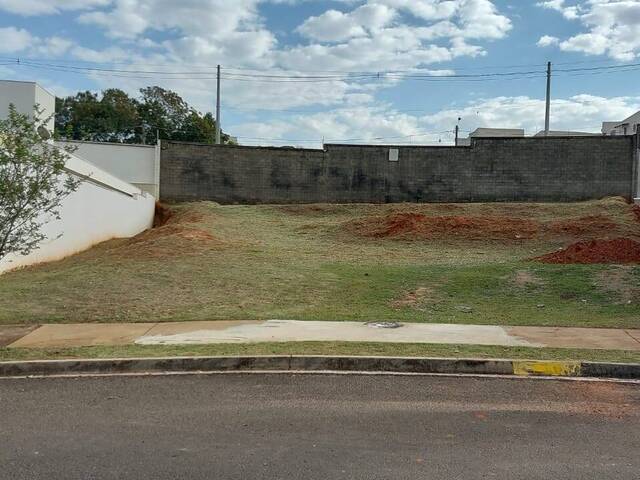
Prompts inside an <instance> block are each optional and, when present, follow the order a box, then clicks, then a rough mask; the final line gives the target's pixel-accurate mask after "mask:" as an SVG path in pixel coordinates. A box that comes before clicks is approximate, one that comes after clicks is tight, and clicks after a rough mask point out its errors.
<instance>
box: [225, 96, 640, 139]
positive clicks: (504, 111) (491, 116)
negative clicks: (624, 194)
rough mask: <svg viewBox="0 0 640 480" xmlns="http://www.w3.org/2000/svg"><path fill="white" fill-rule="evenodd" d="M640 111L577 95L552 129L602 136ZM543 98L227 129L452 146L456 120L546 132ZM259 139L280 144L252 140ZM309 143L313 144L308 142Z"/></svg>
mask: <svg viewBox="0 0 640 480" xmlns="http://www.w3.org/2000/svg"><path fill="white" fill-rule="evenodd" d="M638 109H640V97H614V98H605V97H599V96H593V95H586V94H582V95H575V96H572V97H569V98H566V99H556V100H554V101H553V102H552V105H551V127H552V129H553V130H561V131H587V132H594V133H599V131H600V126H601V122H602V121H604V120H617V119H621V118H625V117H627V116H629V115H630V114H632V113H633V112H635V111H637V110H638ZM544 110H545V102H544V100H538V99H532V98H530V97H526V96H520V97H497V98H491V99H485V100H478V101H475V102H470V103H468V104H466V105H464V106H461V107H457V108H447V109H443V110H441V111H438V112H435V113H432V114H425V115H421V116H420V115H416V114H411V113H403V112H401V111H398V110H395V109H393V108H391V107H389V106H385V107H370V106H361V107H358V108H343V109H336V110H334V111H331V112H323V113H317V114H313V115H307V116H301V115H300V116H293V117H292V118H291V119H290V120H288V121H283V120H275V121H273V122H264V121H262V122H247V123H242V124H237V125H231V126H228V127H227V129H228V130H229V131H230V132H231V133H232V134H234V135H239V136H240V140H242V141H244V142H245V143H248V144H275V145H282V144H296V142H292V140H305V141H303V142H298V143H297V144H298V145H300V146H314V147H318V146H320V143H321V139H322V138H324V139H325V140H326V141H338V140H351V139H354V140H355V139H357V140H358V141H360V142H361V143H365V142H366V143H396V144H408V143H413V144H416V143H422V144H434V143H439V141H442V142H443V143H449V144H450V143H452V141H453V135H452V131H453V128H454V126H455V125H456V123H457V122H458V118H462V120H461V122H460V125H461V128H462V130H463V132H464V133H463V135H465V136H466V134H467V133H468V132H469V131H472V130H474V129H475V128H478V127H494V128H523V129H525V131H526V132H527V134H528V135H533V134H535V133H537V132H538V131H540V130H542V129H543V125H544ZM256 137H261V138H264V139H276V140H258V139H256V140H251V139H253V138H256ZM306 140H309V141H308V142H307V141H306Z"/></svg>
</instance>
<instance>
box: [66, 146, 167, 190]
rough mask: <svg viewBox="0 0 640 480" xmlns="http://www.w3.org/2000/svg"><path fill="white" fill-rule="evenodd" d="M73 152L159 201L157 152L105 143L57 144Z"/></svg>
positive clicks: (158, 155) (147, 147) (155, 147)
mask: <svg viewBox="0 0 640 480" xmlns="http://www.w3.org/2000/svg"><path fill="white" fill-rule="evenodd" d="M56 144H57V145H61V146H62V145H70V146H73V147H75V148H76V150H75V152H74V154H75V155H76V156H78V157H80V158H82V159H84V160H87V161H89V162H91V163H92V164H94V165H96V166H97V167H99V168H101V169H102V170H104V171H106V172H109V173H110V174H111V175H114V176H116V177H118V178H119V179H121V180H124V181H126V182H129V183H131V184H133V185H135V186H136V187H138V188H140V189H141V190H143V191H145V192H148V193H150V194H151V195H153V196H154V197H156V198H159V197H160V188H159V184H160V148H159V147H157V146H150V145H129V144H122V143H106V142H77V141H74V142H71V141H69V142H67V141H65V142H56Z"/></svg>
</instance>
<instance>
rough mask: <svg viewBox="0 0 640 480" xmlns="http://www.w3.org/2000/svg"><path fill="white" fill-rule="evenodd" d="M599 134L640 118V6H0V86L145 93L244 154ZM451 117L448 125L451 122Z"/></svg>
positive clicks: (540, 2)
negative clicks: (471, 137)
mask: <svg viewBox="0 0 640 480" xmlns="http://www.w3.org/2000/svg"><path fill="white" fill-rule="evenodd" d="M547 62H552V71H553V76H552V108H551V129H552V130H563V131H568V130H572V131H590V132H599V131H600V128H601V123H602V122H603V121H620V120H623V119H624V118H626V117H627V116H629V115H631V114H632V113H634V112H636V111H638V110H640V89H639V86H640V0H181V1H175V0H0V79H16V80H29V81H37V82H39V83H40V84H42V85H43V86H44V87H45V88H47V89H49V90H50V91H52V92H53V93H55V94H56V95H58V96H66V95H73V94H74V93H75V92H77V91H79V90H92V91H97V92H99V91H101V90H103V89H105V88H111V87H117V88H121V89H123V90H125V91H127V92H128V93H129V94H131V95H137V92H138V90H139V89H140V88H142V87H145V86H149V85H159V86H162V87H165V88H169V89H171V90H174V91H176V92H177V93H178V94H180V95H181V96H182V97H183V98H185V99H186V100H187V101H188V102H189V103H190V104H192V105H193V106H194V107H195V108H197V109H198V110H200V111H201V112H206V111H214V110H215V101H216V93H215V92H216V80H215V68H216V66H217V65H221V66H222V67H221V68H222V95H221V101H222V114H221V120H222V121H221V124H222V128H223V130H224V131H225V132H227V133H229V134H231V135H234V136H237V137H238V140H239V142H240V143H241V144H247V145H292V146H305V147H311V148H317V147H319V146H321V145H322V142H323V141H324V142H326V143H331V142H333V143H387V144H440V143H441V144H451V143H452V142H453V129H454V127H455V125H456V123H458V124H459V127H460V130H461V135H462V136H466V135H467V134H468V133H469V132H470V131H472V130H474V129H475V128H477V127H493V128H524V129H525V130H526V132H527V134H535V133H536V132H538V131H539V130H541V129H543V127H544V110H545V107H544V97H545V89H546V75H545V72H546V68H547V67H546V64H547ZM458 119H460V120H458Z"/></svg>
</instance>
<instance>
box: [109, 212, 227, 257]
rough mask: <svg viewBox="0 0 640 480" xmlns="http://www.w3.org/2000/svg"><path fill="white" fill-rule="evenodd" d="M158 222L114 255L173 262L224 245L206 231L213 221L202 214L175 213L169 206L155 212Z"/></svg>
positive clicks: (130, 240)
mask: <svg viewBox="0 0 640 480" xmlns="http://www.w3.org/2000/svg"><path fill="white" fill-rule="evenodd" d="M156 219H157V225H158V226H154V228H152V229H150V230H147V231H145V232H142V233H141V234H139V235H136V236H135V237H133V238H131V239H129V240H127V241H125V242H123V243H122V244H120V245H119V246H118V247H117V248H116V249H114V250H115V252H114V251H113V250H112V252H114V253H121V254H122V255H126V256H131V258H136V257H142V258H149V257H157V258H162V257H165V258H173V257H176V256H180V255H194V254H197V253H200V252H202V251H204V250H208V249H212V248H219V247H220V246H222V245H223V244H224V242H222V241H221V240H220V239H218V238H217V237H215V236H214V235H213V234H212V233H211V232H209V231H208V230H206V229H205V228H203V224H205V223H206V222H207V220H210V219H209V218H208V216H205V215H204V214H202V213H200V212H195V211H178V212H173V211H171V209H169V208H168V207H166V206H160V208H157V209H156ZM154 223H156V222H155V221H154Z"/></svg>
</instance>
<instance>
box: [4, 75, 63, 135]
mask: <svg viewBox="0 0 640 480" xmlns="http://www.w3.org/2000/svg"><path fill="white" fill-rule="evenodd" d="M10 104H13V106H14V107H16V110H17V111H18V112H20V113H26V114H28V115H32V114H33V113H34V106H35V105H37V106H38V109H39V110H40V115H39V116H40V119H42V120H44V119H46V118H48V119H49V121H48V122H47V129H48V130H49V131H50V132H51V133H53V124H54V119H53V114H54V112H55V111H56V97H55V96H54V95H53V94H51V93H49V92H48V91H46V90H45V89H44V88H42V87H41V86H40V85H38V84H37V83H35V82H16V81H13V80H0V118H6V117H7V115H8V113H9V105H10Z"/></svg>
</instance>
